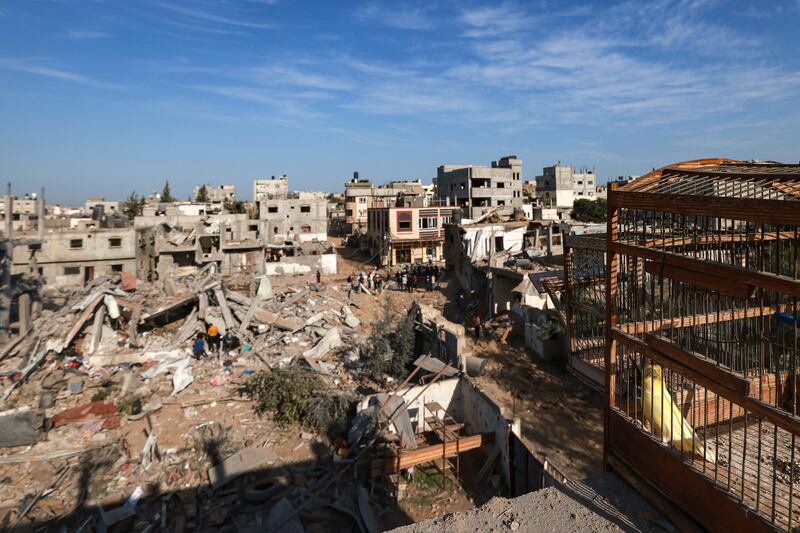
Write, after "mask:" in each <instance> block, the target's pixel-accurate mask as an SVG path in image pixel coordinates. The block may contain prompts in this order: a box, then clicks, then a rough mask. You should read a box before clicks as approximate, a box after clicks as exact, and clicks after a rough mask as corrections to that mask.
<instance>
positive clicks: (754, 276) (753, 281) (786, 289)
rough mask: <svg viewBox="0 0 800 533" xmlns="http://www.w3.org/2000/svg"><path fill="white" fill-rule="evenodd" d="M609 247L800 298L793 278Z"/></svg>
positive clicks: (615, 245) (799, 282) (798, 284)
mask: <svg viewBox="0 0 800 533" xmlns="http://www.w3.org/2000/svg"><path fill="white" fill-rule="evenodd" d="M798 212H800V208H798ZM609 248H610V249H611V251H612V252H614V254H624V255H635V256H637V257H644V258H645V259H651V260H653V261H658V262H662V263H667V264H669V265H673V266H678V267H682V268H686V269H688V270H694V271H696V272H704V273H706V274H710V275H714V276H720V277H723V278H727V279H735V280H738V281H743V282H746V283H749V284H750V285H755V286H756V287H761V288H762V289H767V290H771V291H777V292H781V293H783V294H787V295H789V296H797V297H800V280H796V279H792V278H790V277H787V276H779V275H777V274H771V273H769V272H758V271H755V270H748V269H746V268H743V267H738V266H733V265H725V264H722V263H717V262H714V261H705V260H702V259H695V258H694V257H687V256H683V255H678V254H674V253H671V252H662V251H659V250H653V249H651V248H645V247H644V246H636V245H633V244H624V243H621V242H612V243H610V244H609Z"/></svg>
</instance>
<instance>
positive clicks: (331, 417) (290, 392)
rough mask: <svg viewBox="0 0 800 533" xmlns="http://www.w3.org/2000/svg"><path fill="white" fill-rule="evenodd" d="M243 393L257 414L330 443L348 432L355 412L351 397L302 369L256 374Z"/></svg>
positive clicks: (245, 386) (292, 368) (246, 384)
mask: <svg viewBox="0 0 800 533" xmlns="http://www.w3.org/2000/svg"><path fill="white" fill-rule="evenodd" d="M243 392H244V393H245V394H246V395H247V396H248V397H250V398H252V399H253V400H255V401H256V407H255V409H256V412H257V413H258V414H264V413H266V412H269V413H270V414H271V415H272V419H273V420H275V422H277V423H278V424H279V425H281V426H289V425H293V424H296V425H300V426H302V427H304V428H307V429H309V430H311V431H313V432H315V433H317V434H320V435H326V436H327V437H329V438H330V439H331V440H333V439H335V438H336V437H339V436H342V435H344V434H345V433H346V432H347V429H348V427H349V425H350V421H351V420H352V418H353V414H354V412H355V405H356V400H355V399H354V398H352V397H350V396H348V395H345V394H342V393H340V392H336V391H332V390H330V389H329V388H328V386H327V385H326V384H325V382H324V381H322V379H321V378H320V377H319V376H317V375H316V374H313V373H311V372H308V371H306V370H303V369H302V368H296V367H291V368H284V369H277V370H273V371H272V372H268V371H261V372H256V373H255V374H253V375H252V376H251V377H250V379H249V380H248V381H247V383H245V385H244V391H243Z"/></svg>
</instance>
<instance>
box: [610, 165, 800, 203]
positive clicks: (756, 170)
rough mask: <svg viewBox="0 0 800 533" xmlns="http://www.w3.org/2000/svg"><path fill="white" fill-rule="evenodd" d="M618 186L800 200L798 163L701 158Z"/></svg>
mask: <svg viewBox="0 0 800 533" xmlns="http://www.w3.org/2000/svg"><path fill="white" fill-rule="evenodd" d="M619 190H621V191H627V192H638V193H651V194H679V195H689V196H709V197H728V198H749V199H762V200H790V201H798V200H800V165H787V164H782V163H774V162H752V161H737V160H734V159H721V158H720V159H700V160H695V161H685V162H683V163H675V164H673V165H668V166H666V167H663V168H660V169H658V170H654V171H653V172H650V173H649V174H647V175H645V176H642V177H641V178H639V179H637V180H634V181H632V182H630V183H628V184H627V185H625V186H623V187H621V188H620V189H619Z"/></svg>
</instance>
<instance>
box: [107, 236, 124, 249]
mask: <svg viewBox="0 0 800 533" xmlns="http://www.w3.org/2000/svg"><path fill="white" fill-rule="evenodd" d="M108 246H109V247H110V248H119V247H120V246H122V239H121V238H119V237H112V238H110V239H108Z"/></svg>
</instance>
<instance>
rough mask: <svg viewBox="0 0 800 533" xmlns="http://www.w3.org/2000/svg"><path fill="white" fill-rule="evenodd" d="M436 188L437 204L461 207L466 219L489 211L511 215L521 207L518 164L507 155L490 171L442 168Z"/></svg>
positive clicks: (477, 167)
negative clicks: (516, 208) (515, 209)
mask: <svg viewBox="0 0 800 533" xmlns="http://www.w3.org/2000/svg"><path fill="white" fill-rule="evenodd" d="M436 184H437V195H438V197H439V200H440V201H441V202H443V203H446V204H452V205H457V206H459V207H461V209H462V210H463V211H464V214H465V216H466V217H467V218H469V219H477V218H479V217H481V216H482V215H485V214H486V213H488V212H489V211H493V210H497V211H499V212H501V213H511V212H513V210H514V208H515V207H521V206H522V160H521V159H519V158H517V156H513V155H510V156H507V157H503V158H501V159H499V160H498V161H492V166H491V167H485V166H463V165H442V166H440V167H439V168H438V170H437V174H436Z"/></svg>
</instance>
